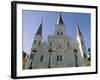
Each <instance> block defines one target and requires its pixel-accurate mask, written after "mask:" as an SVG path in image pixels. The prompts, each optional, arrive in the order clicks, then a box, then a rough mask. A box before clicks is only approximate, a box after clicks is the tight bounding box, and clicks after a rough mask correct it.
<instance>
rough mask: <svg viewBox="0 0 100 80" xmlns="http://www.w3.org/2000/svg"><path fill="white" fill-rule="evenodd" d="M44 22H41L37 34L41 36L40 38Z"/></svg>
mask: <svg viewBox="0 0 100 80" xmlns="http://www.w3.org/2000/svg"><path fill="white" fill-rule="evenodd" d="M42 22H43V20H42V21H41V24H40V26H39V28H38V30H37V32H36V35H40V36H41V35H42Z"/></svg>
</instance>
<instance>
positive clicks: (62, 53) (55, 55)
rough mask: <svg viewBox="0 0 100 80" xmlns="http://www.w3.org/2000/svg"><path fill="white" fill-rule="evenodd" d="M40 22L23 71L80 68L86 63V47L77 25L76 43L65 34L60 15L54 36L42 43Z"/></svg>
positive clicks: (49, 36)
mask: <svg viewBox="0 0 100 80" xmlns="http://www.w3.org/2000/svg"><path fill="white" fill-rule="evenodd" d="M42 27H43V25H42V22H41V23H40V26H39V28H38V30H37V32H36V34H35V37H34V40H33V44H32V47H31V51H30V55H29V58H28V60H27V63H26V65H25V69H40V68H62V67H81V66H84V64H85V63H86V62H87V58H88V57H87V53H86V46H85V43H84V37H83V35H82V33H81V31H80V28H79V25H77V26H76V41H74V42H73V40H72V39H71V37H70V36H68V35H66V34H65V25H64V21H63V19H62V15H61V14H60V15H59V16H58V19H57V22H56V25H55V34H54V35H48V38H47V39H48V40H47V41H46V42H45V41H44V42H43V41H42V40H43V37H42V33H43V32H42Z"/></svg>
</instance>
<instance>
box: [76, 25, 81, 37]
mask: <svg viewBox="0 0 100 80" xmlns="http://www.w3.org/2000/svg"><path fill="white" fill-rule="evenodd" d="M77 35H79V36H82V33H81V31H80V28H79V25H78V24H77Z"/></svg>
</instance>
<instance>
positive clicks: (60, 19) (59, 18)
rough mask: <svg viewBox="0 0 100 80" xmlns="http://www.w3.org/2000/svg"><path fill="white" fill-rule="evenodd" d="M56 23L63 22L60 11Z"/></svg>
mask: <svg viewBox="0 0 100 80" xmlns="http://www.w3.org/2000/svg"><path fill="white" fill-rule="evenodd" d="M57 24H63V20H62V16H61V13H60V15H59V17H58V20H57Z"/></svg>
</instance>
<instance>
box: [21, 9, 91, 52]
mask: <svg viewBox="0 0 100 80" xmlns="http://www.w3.org/2000/svg"><path fill="white" fill-rule="evenodd" d="M60 13H61V15H62V18H63V21H64V24H65V33H66V35H69V36H70V37H71V38H72V39H73V40H75V39H76V27H77V24H79V26H80V30H81V32H82V34H83V36H84V40H85V45H86V48H88V47H90V30H91V29H90V28H91V25H90V20H91V15H90V14H89V13H78V12H76V13H71V12H64V13H63V12H51V11H50V12H45V11H31V10H23V14H22V15H23V16H22V18H23V25H22V26H23V41H22V42H23V51H25V52H26V53H28V54H29V53H30V49H31V47H32V42H33V40H34V35H35V33H36V32H37V30H38V28H39V25H40V23H41V21H42V19H43V29H42V30H43V41H44V40H45V41H47V36H48V35H54V31H55V24H56V22H57V19H58V16H59V15H60Z"/></svg>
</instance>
